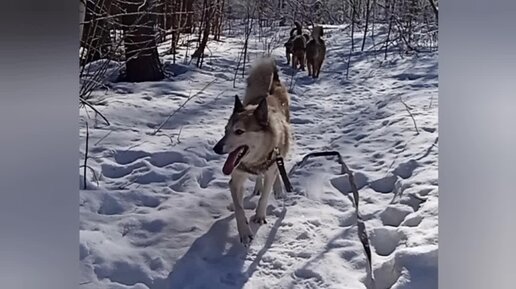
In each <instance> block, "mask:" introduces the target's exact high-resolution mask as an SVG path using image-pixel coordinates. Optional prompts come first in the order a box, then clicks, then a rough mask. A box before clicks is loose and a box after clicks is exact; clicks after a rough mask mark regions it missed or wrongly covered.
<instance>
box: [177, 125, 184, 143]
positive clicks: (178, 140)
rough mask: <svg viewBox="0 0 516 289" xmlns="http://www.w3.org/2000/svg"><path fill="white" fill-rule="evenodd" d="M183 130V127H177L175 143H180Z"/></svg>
mask: <svg viewBox="0 0 516 289" xmlns="http://www.w3.org/2000/svg"><path fill="white" fill-rule="evenodd" d="M182 131H183V127H181V128H180V129H179V133H178V134H177V143H181V139H180V138H181V132H182Z"/></svg>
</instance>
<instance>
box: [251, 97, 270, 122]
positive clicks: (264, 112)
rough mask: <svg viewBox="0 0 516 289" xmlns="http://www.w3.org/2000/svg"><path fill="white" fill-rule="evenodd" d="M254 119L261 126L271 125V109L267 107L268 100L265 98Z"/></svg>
mask: <svg viewBox="0 0 516 289" xmlns="http://www.w3.org/2000/svg"><path fill="white" fill-rule="evenodd" d="M254 117H255V118H256V120H257V121H258V123H259V124H260V125H261V126H264V127H266V126H268V125H269V108H268V107H267V99H266V98H264V99H262V101H260V104H258V106H257V107H256V109H255V110H254Z"/></svg>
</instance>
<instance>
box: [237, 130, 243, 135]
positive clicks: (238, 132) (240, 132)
mask: <svg viewBox="0 0 516 289" xmlns="http://www.w3.org/2000/svg"><path fill="white" fill-rule="evenodd" d="M243 133H244V131H243V130H241V129H237V130H235V134H236V135H241V134H243Z"/></svg>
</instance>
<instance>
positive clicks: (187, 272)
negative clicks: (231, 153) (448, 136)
mask: <svg viewBox="0 0 516 289" xmlns="http://www.w3.org/2000/svg"><path fill="white" fill-rule="evenodd" d="M438 4H439V3H438V1H437V0H315V1H314V0H263V1H249V0H80V3H79V12H80V13H79V14H80V18H79V27H80V38H79V39H80V47H79V51H78V52H79V68H80V69H79V82H80V90H79V127H80V130H79V137H80V144H79V151H80V155H79V186H80V194H79V196H80V197H79V201H80V203H79V206H80V248H79V258H80V280H79V282H80V288H87V289H108V288H110V289H114V288H117V289H122V288H124V289H176V288H179V289H181V288H191V289H197V288H199V289H201V288H207V289H219V288H220V289H230V288H231V289H235V288H237V289H240V288H246V289H260V288H300V289H301V288H350V289H360V288H367V289H369V288H376V289H388V288H392V289H402V288H403V289H434V288H437V284H438V276H437V271H438V199H439V191H438V173H437V172H438V170H437V168H438V140H439V138H438V115H437V114H438V104H439V102H438V14H439V12H438V10H439V7H438ZM296 23H297V25H299V29H298V30H295V29H296V28H298V27H296ZM318 29H320V30H321V31H324V33H320V34H319V36H320V39H321V41H323V42H324V45H325V46H324V49H325V50H324V51H325V53H324V54H323V56H322V59H323V60H322V65H321V68H320V75H318V77H315V76H314V75H312V74H311V66H310V65H309V63H310V61H311V60H310V59H311V58H310V52H309V48H308V46H309V44H307V43H311V41H313V39H314V38H316V31H318ZM296 33H298V35H297V36H299V37H300V38H303V37H304V38H303V39H304V40H303V43H305V44H303V45H306V47H305V46H303V47H304V48H303V49H304V50H300V51H301V52H299V53H300V54H299V55H302V57H301V58H300V56H298V54H297V53H298V52H297V51H298V50H296V49H297V48H296V46H295V44H292V43H293V42H292V41H293V40H292V39H294V38H295V37H297V36H296ZM315 43H318V42H317V41H315ZM289 45H291V46H289ZM292 45H293V46H292ZM289 49H290V50H289ZM289 51H290V52H289ZM264 56H268V57H271V58H272V59H274V62H275V65H276V67H277V70H278V75H279V81H281V83H282V85H284V86H285V88H286V90H287V91H288V95H289V98H290V105H289V109H290V119H289V125H290V127H291V130H292V142H291V144H290V150H289V153H288V155H287V156H286V157H285V166H286V170H287V172H288V178H289V179H290V182H291V183H292V187H293V191H292V192H288V191H284V192H283V193H282V194H281V195H276V194H271V196H270V198H269V200H268V205H267V206H266V216H267V222H266V223H264V224H260V225H256V224H253V225H252V226H251V229H252V231H253V235H254V239H253V240H252V242H251V243H250V244H249V246H243V245H242V244H241V239H239V231H238V230H237V223H236V222H235V210H236V209H235V207H234V204H233V200H232V194H231V193H230V187H229V184H228V182H229V180H230V177H229V176H227V175H226V174H225V173H223V171H222V168H223V166H225V164H224V162H225V159H226V156H222V155H219V154H217V153H216V152H214V150H213V147H214V146H215V145H216V143H217V142H218V141H219V140H220V139H221V137H223V135H224V132H225V127H226V125H227V124H228V119H230V117H231V115H232V112H234V106H235V95H237V96H239V97H240V99H243V98H244V94H245V91H246V87H247V85H248V83H247V80H246V79H247V77H248V75H249V73H250V71H251V70H252V67H253V63H255V61H257V60H258V59H260V58H262V57H264ZM296 62H297V63H298V64H300V66H299V67H297V66H296ZM305 65H306V69H305ZM321 151H326V152H327V151H332V152H338V154H339V155H340V156H341V160H342V163H345V165H342V166H341V164H339V162H336V161H335V159H333V158H331V157H320V158H314V159H308V160H305V159H304V156H306V155H307V154H310V153H316V152H321ZM301 163H302V165H300V164H301ZM344 167H345V168H346V169H345V170H344V169H342V168H344ZM350 176H351V177H350ZM252 180H253V181H254V178H253V179H252ZM253 181H250V182H247V183H246V184H245V193H244V199H243V206H244V209H245V211H246V213H247V216H251V215H252V213H253V212H254V210H255V209H257V207H258V206H259V201H258V199H259V198H260V196H257V195H256V194H255V193H254V192H253V184H254V183H253ZM283 182H284V181H283ZM364 242H365V243H364Z"/></svg>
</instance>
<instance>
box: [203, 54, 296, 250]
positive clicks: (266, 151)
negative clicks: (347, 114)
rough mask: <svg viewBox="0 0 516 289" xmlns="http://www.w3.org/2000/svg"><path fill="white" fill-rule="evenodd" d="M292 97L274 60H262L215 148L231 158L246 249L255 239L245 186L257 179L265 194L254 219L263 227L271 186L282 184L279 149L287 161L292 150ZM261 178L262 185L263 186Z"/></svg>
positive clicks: (234, 193)
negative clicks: (247, 207)
mask: <svg viewBox="0 0 516 289" xmlns="http://www.w3.org/2000/svg"><path fill="white" fill-rule="evenodd" d="M289 107H290V98H289V95H288V93H287V89H286V87H285V86H284V85H283V84H282V83H281V81H280V80H279V76H278V70H277V67H276V64H275V63H274V61H273V60H272V59H271V58H264V59H261V60H259V61H258V62H257V63H256V64H255V65H254V66H253V68H252V69H251V72H250V74H249V77H248V78H247V87H246V92H245V97H244V101H243V103H242V102H241V101H240V99H239V98H238V96H235V104H234V108H233V113H232V114H231V117H230V118H229V121H228V123H227V125H226V128H225V134H224V137H222V139H221V140H220V141H219V142H218V143H217V144H216V145H215V147H214V148H213V150H214V151H215V152H216V153H217V154H228V157H227V159H226V162H225V163H224V166H223V168H222V171H223V173H224V174H226V175H231V180H230V181H229V187H230V190H231V197H232V199H233V205H234V209H235V219H236V222H237V228H238V233H239V235H240V241H241V242H242V243H243V244H244V245H245V246H247V245H248V244H249V243H250V242H251V240H252V239H253V233H252V232H251V229H250V228H249V225H248V222H247V218H246V216H245V212H244V205H243V194H244V183H245V181H246V180H247V179H248V177H249V176H250V175H257V176H258V178H257V184H256V186H255V188H257V187H258V188H259V190H260V191H261V195H260V199H259V201H258V206H257V208H256V214H255V215H254V216H253V217H252V218H251V220H252V221H253V222H255V223H258V224H264V223H266V221H265V214H266V208H267V203H268V198H269V195H270V193H271V190H272V187H273V184H274V183H275V182H276V183H279V178H278V169H277V167H276V165H275V157H276V155H275V151H276V149H277V150H278V151H279V154H280V156H282V157H285V156H286V154H287V153H288V151H289V148H290V137H291V134H290V123H289V121H290V109H289ZM262 180H263V183H261V182H262Z"/></svg>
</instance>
